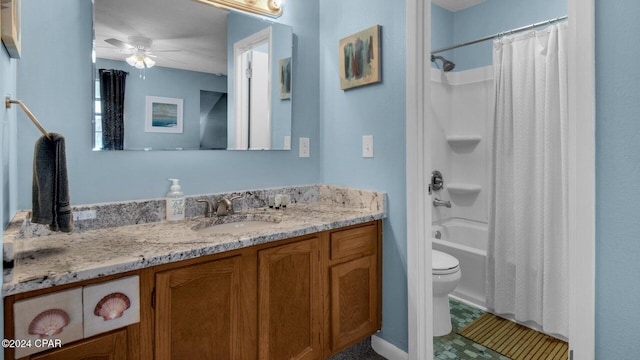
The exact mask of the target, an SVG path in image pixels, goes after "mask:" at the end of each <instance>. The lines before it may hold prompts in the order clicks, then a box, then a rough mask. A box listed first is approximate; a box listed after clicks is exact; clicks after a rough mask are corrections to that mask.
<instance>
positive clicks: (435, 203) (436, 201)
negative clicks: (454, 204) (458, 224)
mask: <svg viewBox="0 0 640 360" xmlns="http://www.w3.org/2000/svg"><path fill="white" fill-rule="evenodd" d="M433 206H435V207H438V206H444V207H447V208H450V207H451V201H448V200H447V201H445V200H440V199H438V198H435V199H433Z"/></svg>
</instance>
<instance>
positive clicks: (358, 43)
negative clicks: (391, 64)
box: [338, 25, 381, 90]
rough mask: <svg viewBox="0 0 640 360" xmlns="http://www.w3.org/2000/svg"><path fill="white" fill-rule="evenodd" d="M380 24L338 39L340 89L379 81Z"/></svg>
mask: <svg viewBox="0 0 640 360" xmlns="http://www.w3.org/2000/svg"><path fill="white" fill-rule="evenodd" d="M380 29H381V27H380V25H375V26H372V27H370V28H368V29H365V30H362V31H360V32H358V33H355V34H353V35H350V36H347V37H346V38H344V39H342V40H340V50H339V54H338V56H339V57H340V89H342V90H347V89H351V88H354V87H357V86H362V85H368V84H373V83H377V82H380V80H381V79H380V75H381V72H380V63H381V62H380Z"/></svg>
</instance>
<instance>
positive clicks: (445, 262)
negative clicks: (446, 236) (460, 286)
mask: <svg viewBox="0 0 640 360" xmlns="http://www.w3.org/2000/svg"><path fill="white" fill-rule="evenodd" d="M458 266H460V261H458V259H456V258H455V257H453V256H451V255H449V254H447V253H443V252H442V251H438V250H431V269H432V270H433V273H434V274H440V275H442V274H450V273H452V272H455V271H456V270H457V269H458Z"/></svg>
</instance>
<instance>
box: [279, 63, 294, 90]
mask: <svg viewBox="0 0 640 360" xmlns="http://www.w3.org/2000/svg"><path fill="white" fill-rule="evenodd" d="M279 69H280V99H282V100H285V99H291V57H288V58H284V59H280V61H279Z"/></svg>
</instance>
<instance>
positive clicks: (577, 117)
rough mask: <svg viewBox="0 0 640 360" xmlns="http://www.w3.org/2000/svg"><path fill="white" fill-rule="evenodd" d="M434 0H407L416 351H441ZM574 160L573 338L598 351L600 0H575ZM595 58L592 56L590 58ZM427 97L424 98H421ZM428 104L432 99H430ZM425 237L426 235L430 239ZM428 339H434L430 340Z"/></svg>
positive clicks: (412, 342)
mask: <svg viewBox="0 0 640 360" xmlns="http://www.w3.org/2000/svg"><path fill="white" fill-rule="evenodd" d="M430 8H431V1H425V2H424V3H423V2H422V1H420V0H407V9H406V11H407V13H406V14H407V69H406V77H407V84H406V90H407V93H406V96H407V109H406V110H407V114H406V116H407V119H406V128H407V129H406V131H407V139H406V142H407V145H406V150H407V174H406V176H407V285H408V286H407V287H408V296H409V309H408V315H409V319H408V324H409V357H410V358H411V359H430V358H432V357H433V342H432V337H431V336H432V334H433V331H432V329H431V327H430V326H428V325H429V324H431V321H430V320H431V318H432V309H431V306H430V305H431V269H430V267H431V264H430V262H431V257H430V256H426V254H425V252H426V251H430V249H431V239H430V237H426V239H425V236H424V235H425V234H429V233H430V229H431V224H430V221H424V219H430V218H431V217H430V213H431V208H430V207H429V206H426V205H427V204H428V202H427V198H426V191H425V189H426V188H425V185H426V181H425V178H426V175H425V174H426V171H428V170H429V164H430V157H431V149H430V147H429V137H428V136H424V134H427V133H428V122H427V120H428V119H426V116H425V114H428V113H429V112H428V110H429V106H430V101H429V100H430V99H429V87H430V86H429V82H428V81H422V79H425V69H424V66H423V65H424V63H429V62H428V61H427V60H425V59H429V53H428V51H425V49H430V42H429V41H430V37H431V29H430V24H431V20H430ZM568 15H569V41H568V43H569V122H570V130H569V131H570V144H569V146H570V155H571V156H572V160H573V161H571V162H570V170H569V172H570V174H569V181H570V183H569V184H570V185H569V188H570V189H571V191H570V194H569V201H570V207H571V209H573V211H571V212H570V219H569V226H570V228H569V252H570V258H569V262H570V270H569V273H570V275H569V277H570V284H571V285H570V300H569V301H570V308H571V309H572V311H571V313H570V314H569V321H570V325H569V326H570V327H569V339H570V343H569V345H570V348H571V349H572V350H573V355H574V356H573V358H574V359H581V360H583V359H584V360H593V359H595V347H594V344H595V36H594V34H595V12H594V0H587V1H584V0H568ZM585 60H587V61H585ZM420 99H422V101H423V102H422V103H420V101H419V100H420ZM423 104H426V105H424V106H423ZM423 239H424V240H423ZM425 339H426V340H425Z"/></svg>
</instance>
